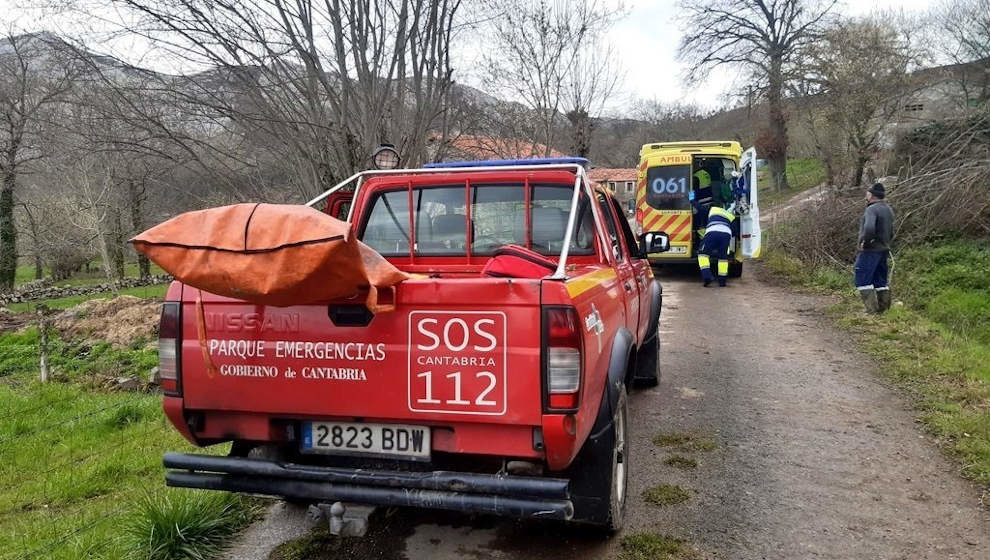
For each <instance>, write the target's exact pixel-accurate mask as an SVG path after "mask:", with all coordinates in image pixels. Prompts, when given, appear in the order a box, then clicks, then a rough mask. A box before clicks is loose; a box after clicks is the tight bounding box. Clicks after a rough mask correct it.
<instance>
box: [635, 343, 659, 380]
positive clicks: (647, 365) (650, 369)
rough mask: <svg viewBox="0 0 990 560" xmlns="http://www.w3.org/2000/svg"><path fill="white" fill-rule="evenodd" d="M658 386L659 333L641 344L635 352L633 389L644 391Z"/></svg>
mask: <svg viewBox="0 0 990 560" xmlns="http://www.w3.org/2000/svg"><path fill="white" fill-rule="evenodd" d="M659 384H660V333H659V332H657V333H655V334H654V335H653V338H651V339H650V340H648V341H646V342H644V343H643V345H642V346H640V348H639V350H638V351H637V352H636V371H635V373H634V374H633V387H636V388H637V389H644V388H648V387H656V386H657V385H659Z"/></svg>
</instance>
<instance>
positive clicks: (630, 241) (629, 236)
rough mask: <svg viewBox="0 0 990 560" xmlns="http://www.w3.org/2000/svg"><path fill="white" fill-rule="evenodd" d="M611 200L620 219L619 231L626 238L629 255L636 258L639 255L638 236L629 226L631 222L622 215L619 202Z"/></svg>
mask: <svg viewBox="0 0 990 560" xmlns="http://www.w3.org/2000/svg"><path fill="white" fill-rule="evenodd" d="M611 200H612V208H613V209H614V210H615V215H616V216H618V217H619V231H620V232H621V233H622V236H623V237H625V238H626V247H627V248H628V249H629V254H630V255H632V256H633V257H635V256H636V255H637V254H639V242H638V241H637V240H636V234H634V233H633V231H632V228H631V227H630V226H629V220H627V219H626V216H625V214H623V213H622V206H620V205H619V201H618V200H616V199H614V198H613V199H611Z"/></svg>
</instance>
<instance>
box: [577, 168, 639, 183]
mask: <svg viewBox="0 0 990 560" xmlns="http://www.w3.org/2000/svg"><path fill="white" fill-rule="evenodd" d="M588 178H589V179H591V180H592V181H594V182H596V183H604V182H608V181H635V180H636V168H634V167H630V168H622V167H596V168H594V169H592V170H591V171H588Z"/></svg>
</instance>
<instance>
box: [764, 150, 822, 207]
mask: <svg viewBox="0 0 990 560" xmlns="http://www.w3.org/2000/svg"><path fill="white" fill-rule="evenodd" d="M787 182H788V183H789V184H790V186H791V188H789V189H787V190H786V191H781V192H777V191H775V190H773V186H772V185H771V182H770V167H769V166H766V167H764V168H763V169H760V171H759V172H758V173H757V184H758V185H759V189H760V207H761V208H769V207H770V206H773V205H776V204H780V203H781V202H785V201H786V200H788V199H790V198H791V197H793V196H795V195H797V194H798V193H802V192H804V191H806V190H808V189H811V188H814V187H817V186H819V185H821V184H822V183H824V182H825V167H824V166H823V165H822V162H821V160H819V159H818V158H798V159H789V160H787Z"/></svg>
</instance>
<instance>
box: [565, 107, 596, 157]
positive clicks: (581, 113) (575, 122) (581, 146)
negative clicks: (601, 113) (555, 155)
mask: <svg viewBox="0 0 990 560" xmlns="http://www.w3.org/2000/svg"><path fill="white" fill-rule="evenodd" d="M567 120H568V121H570V123H571V134H572V144H571V149H572V150H573V153H574V155H575V156H578V157H583V158H586V157H588V156H589V154H591V127H592V123H591V118H590V117H589V115H588V112H587V111H585V110H583V109H575V110H573V111H571V112H569V113H567Z"/></svg>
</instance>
